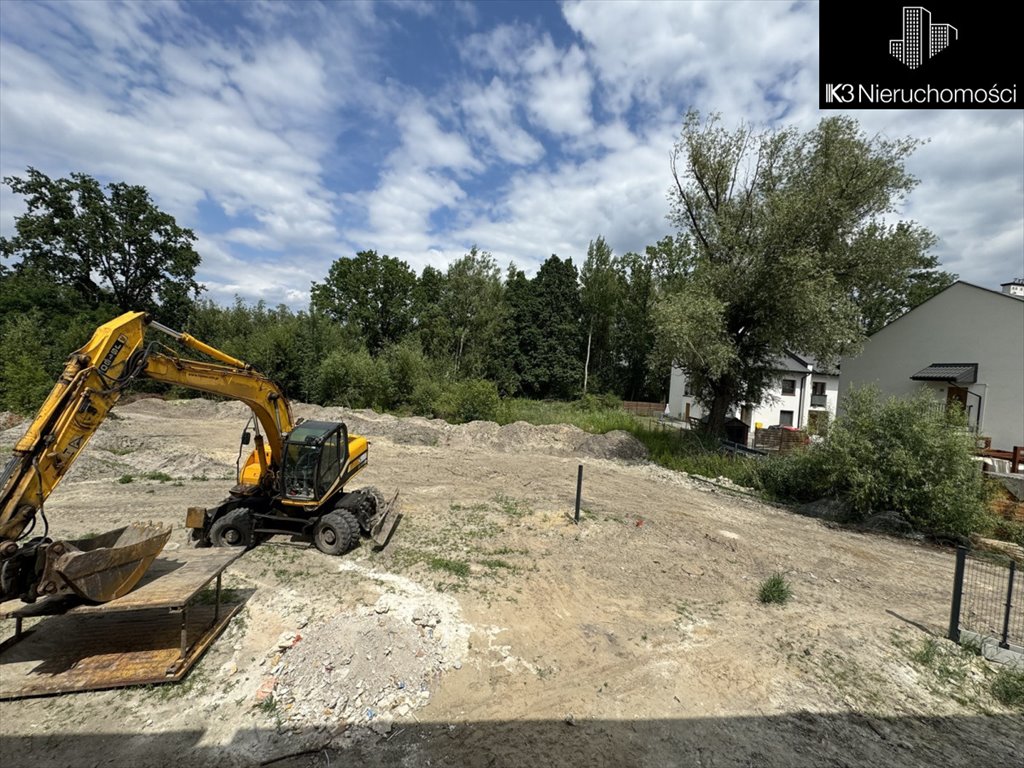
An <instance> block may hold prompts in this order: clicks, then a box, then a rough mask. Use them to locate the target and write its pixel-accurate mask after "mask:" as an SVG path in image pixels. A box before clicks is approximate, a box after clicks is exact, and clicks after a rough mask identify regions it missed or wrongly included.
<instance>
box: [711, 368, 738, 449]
mask: <svg viewBox="0 0 1024 768" xmlns="http://www.w3.org/2000/svg"><path fill="white" fill-rule="evenodd" d="M732 390H733V386H732V381H731V380H729V379H719V381H718V382H717V386H716V387H715V388H714V392H715V394H714V397H712V399H711V408H710V410H709V412H708V424H707V431H708V434H710V435H713V436H714V437H717V438H720V439H722V440H724V439H725V420H726V418H728V416H729V406H731V405H732V404H733V401H734V400H735V393H734V392H733V391H732Z"/></svg>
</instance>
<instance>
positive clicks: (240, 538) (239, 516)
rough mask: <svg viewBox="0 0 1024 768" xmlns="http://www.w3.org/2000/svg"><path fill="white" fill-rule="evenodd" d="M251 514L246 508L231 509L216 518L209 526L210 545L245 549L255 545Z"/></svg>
mask: <svg viewBox="0 0 1024 768" xmlns="http://www.w3.org/2000/svg"><path fill="white" fill-rule="evenodd" d="M255 540H256V538H255V536H254V535H253V530H252V513H251V512H250V511H249V509H248V508H246V507H239V508H238V509H233V510H231V511H230V512H227V513H226V514H224V515H221V516H220V517H219V518H217V519H216V520H215V521H214V523H213V525H211V526H210V543H211V544H213V546H215V547H245V548H246V549H249V548H250V547H252V546H253V544H254V543H255Z"/></svg>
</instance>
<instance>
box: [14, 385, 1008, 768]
mask: <svg viewBox="0 0 1024 768" xmlns="http://www.w3.org/2000/svg"><path fill="white" fill-rule="evenodd" d="M297 412H298V415H300V416H306V417H314V416H316V417H321V418H339V417H344V418H345V420H346V421H348V423H349V425H350V429H351V430H352V431H360V430H361V431H362V432H364V433H365V434H367V435H369V436H370V438H371V440H372V444H371V449H370V465H369V467H368V468H367V469H366V470H365V471H364V472H363V473H362V475H361V476H360V477H359V478H358V482H357V483H356V484H357V485H369V484H373V485H377V486H378V487H379V488H381V490H383V491H384V492H385V493H386V494H388V495H390V494H392V493H394V492H395V491H401V498H402V500H403V509H404V512H405V519H404V521H403V522H402V524H401V526H400V527H399V529H398V531H397V533H396V535H395V538H394V539H393V541H392V543H391V545H390V546H389V547H388V548H387V549H385V550H384V551H381V552H376V551H374V550H373V548H372V547H371V546H370V544H369V543H368V542H364V543H363V545H362V546H361V547H360V548H359V549H358V550H356V551H355V552H352V553H350V554H348V555H346V556H344V557H341V558H332V557H328V556H326V555H323V554H321V553H319V552H317V551H316V550H315V549H312V548H311V547H309V546H308V545H306V544H304V543H301V542H292V541H287V540H283V539H282V538H281V537H276V538H275V539H273V540H271V541H270V542H269V543H267V544H265V545H262V546H260V547H258V548H257V549H255V550H253V551H251V552H249V553H247V554H245V555H244V556H243V557H242V558H241V559H240V560H238V561H237V562H236V563H235V564H234V565H233V566H231V567H230V568H229V570H228V571H227V573H226V574H225V585H226V586H227V587H228V588H231V589H232V590H233V591H234V592H235V594H236V595H237V596H238V597H240V598H242V599H245V601H246V602H245V607H244V609H243V610H242V612H241V613H240V614H239V615H238V616H237V617H236V618H235V620H234V621H233V622H232V624H231V626H229V628H228V629H227V631H226V632H225V634H224V635H222V636H221V638H220V639H219V640H218V641H217V642H216V643H215V644H214V645H213V647H212V648H211V649H210V650H209V651H208V652H207V654H206V655H205V657H204V658H203V659H202V661H201V662H200V663H199V665H198V666H197V667H196V668H195V669H194V670H193V671H192V673H191V674H190V675H189V677H188V678H187V679H186V680H185V681H184V682H182V683H180V684H176V685H161V686H155V687H150V688H136V689H123V690H115V691H104V692H94V693H82V694H74V695H64V696H54V697H49V698H42V699H26V700H20V701H8V702H2V703H0V756H2V764H3V765H5V766H6V765H10V766H29V765H31V766H138V767H139V768H145V767H146V766H154V767H155V766H164V765H173V764H181V765H220V766H233V765H259V764H265V765H275V766H288V767H293V766H327V765H341V764H354V763H360V764H364V765H370V766H378V765H381V766H383V765H402V766H421V765H422V766H428V765H429V766H462V765H467V766H505V765H508V766H514V765H545V766H546V765H565V766H587V765H608V766H627V765H637V766H670V765H679V766H683V765H686V766H690V765H693V766H779V767H780V768H782V767H784V766H785V767H788V766H825V765H842V766H875V765H899V766H929V765H937V764H942V765H950V766H1004V765H1005V766H1011V765H1021V764H1024V717H1022V715H1021V713H1020V712H1013V711H1010V710H1007V709H1005V708H1003V707H1002V706H1001V705H1000V704H999V703H998V702H996V701H995V700H994V699H993V698H992V697H991V695H990V694H989V691H988V683H989V681H990V679H991V676H992V675H993V674H994V671H993V670H994V668H993V667H991V666H990V665H989V664H988V663H987V662H985V661H983V660H982V659H980V658H978V657H976V656H973V655H971V654H969V653H966V652H963V651H961V650H960V649H958V648H956V647H955V646H953V645H952V644H951V643H948V642H947V641H945V640H941V639H938V640H937V641H935V640H933V638H941V636H942V635H943V627H944V624H945V621H946V618H947V616H948V598H949V595H948V592H949V587H950V583H951V581H952V571H953V555H952V553H951V552H950V551H948V550H942V549H938V548H934V547H930V546H926V545H923V544H920V543H915V542H912V541H906V540H899V539H894V538H887V537H883V536H878V535H866V534H861V533H857V532H853V531H849V530H842V529H836V528H833V527H829V526H828V525H827V524H825V523H823V522H821V521H819V520H814V519H811V518H807V517H801V516H798V515H795V514H793V513H792V512H790V511H788V510H785V509H782V508H777V507H773V506H770V505H766V504H763V503H760V502H758V501H755V500H753V499H751V498H749V497H747V496H744V495H742V494H738V493H733V492H729V491H727V490H723V489H722V488H719V487H716V486H715V485H713V484H709V483H706V482H703V481H701V480H699V479H696V478H690V477H686V476H685V475H681V474H679V473H673V472H669V471H666V470H663V469H660V468H658V467H656V466H653V465H651V464H648V463H646V462H645V461H643V460H639V459H638V458H637V457H638V456H640V455H642V451H638V449H637V446H636V445H635V444H633V443H631V441H630V439H629V438H628V436H623V435H618V436H614V435H613V436H612V437H609V438H607V439H596V438H593V437H592V436H588V435H586V434H585V433H580V432H579V431H578V430H575V429H573V428H571V427H530V426H528V425H523V424H519V425H510V426H509V427H504V428H498V427H497V426H496V425H487V424H470V425H465V426H463V427H449V426H447V425H444V424H443V423H441V422H431V421H427V420H425V419H404V420H399V419H394V418H393V417H385V416H378V415H376V414H372V413H370V412H356V413H351V412H342V411H340V410H337V409H319V408H314V407H302V406H300V407H298V408H297ZM115 413H116V414H117V415H118V417H119V418H117V419H110V420H108V421H107V422H106V423H105V424H104V425H103V427H102V429H101V431H100V432H99V433H98V434H97V436H96V437H95V439H94V440H93V442H92V443H91V444H90V446H89V447H88V448H87V449H86V453H85V454H84V455H83V457H82V458H81V460H80V462H79V464H78V465H76V467H75V469H74V470H73V473H72V474H71V476H69V478H68V479H67V480H66V481H65V482H64V483H63V484H62V485H61V486H60V487H59V488H58V489H57V490H56V492H55V493H54V494H53V496H52V497H51V499H50V502H49V503H48V505H47V512H48V516H49V519H50V522H51V527H52V530H53V532H54V533H57V534H58V535H60V536H69V537H70V536H74V535H81V534H86V533H91V532H99V531H103V530H107V529H110V528H114V527H118V526H119V525H123V524H124V523H126V522H128V521H131V520H145V519H152V520H159V521H166V522H169V523H172V524H174V525H175V526H176V527H178V528H181V525H182V523H183V520H184V511H185V508H186V507H188V506H192V505H209V504H213V503H215V502H216V501H218V500H219V499H220V498H222V497H223V496H224V495H225V492H226V490H227V488H228V487H230V485H231V484H232V480H231V479H230V478H231V477H232V473H233V469H234V463H235V458H236V456H237V452H238V437H239V433H240V431H241V429H242V427H243V425H244V423H245V420H246V416H247V414H246V411H245V410H244V408H241V407H239V406H237V405H235V404H230V403H227V404H225V403H221V404H216V403H211V402H207V401H178V402H162V401H157V400H140V401H137V402H135V403H131V404H128V405H124V406H121V407H119V408H118V409H117V410H116V411H115ZM19 436H20V429H18V428H17V427H16V428H14V429H11V430H8V431H7V432H4V433H0V447H2V448H4V450H6V449H7V447H8V446H9V445H10V444H12V443H13V442H14V441H15V440H16V439H17V437H19ZM580 462H582V463H584V464H585V466H586V478H585V484H584V494H583V509H584V513H583V519H582V521H581V523H580V525H579V526H576V525H574V524H573V523H572V522H571V521H570V520H569V518H568V515H569V513H571V510H572V506H573V497H574V493H575V478H576V467H577V464H578V463H580ZM128 476H130V477H131V481H130V482H127V481H125V480H126V479H127V477H128ZM166 476H169V477H170V478H172V479H171V480H166V479H162V480H161V479H160V478H165V477H166ZM185 541H186V537H185V532H184V530H179V531H177V532H176V533H175V534H174V536H173V537H172V544H170V545H169V546H172V547H173V546H179V547H181V546H187V544H186V543H185ZM775 571H780V572H782V573H784V574H785V575H786V577H787V579H788V580H789V582H790V583H791V585H792V588H793V598H792V600H791V602H790V603H789V604H787V605H785V606H763V605H761V604H760V603H759V602H758V601H757V598H756V595H757V590H758V585H759V583H760V581H761V580H762V579H764V578H765V577H767V576H769V575H770V574H772V573H773V572H775ZM11 625H12V622H5V623H4V624H3V626H0V630H3V633H4V636H6V635H8V634H10V633H11V632H12V629H13V628H12V626H11ZM2 674H4V671H3V666H2V665H0V675H2Z"/></svg>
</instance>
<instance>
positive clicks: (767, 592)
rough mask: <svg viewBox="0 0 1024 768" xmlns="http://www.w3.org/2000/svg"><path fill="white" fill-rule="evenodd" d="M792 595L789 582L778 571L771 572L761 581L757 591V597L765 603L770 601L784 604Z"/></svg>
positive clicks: (768, 603)
mask: <svg viewBox="0 0 1024 768" xmlns="http://www.w3.org/2000/svg"><path fill="white" fill-rule="evenodd" d="M792 596H793V590H792V589H791V588H790V586H789V582H788V581H786V577H785V576H783V575H782V574H781V573H778V572H776V573H773V574H772V575H771V576H769V577H768V578H767V579H765V580H764V581H762V582H761V586H760V588H759V589H758V591H757V599H758V600H760V601H761V602H762V603H764V604H765V605H770V604H772V603H774V604H776V605H785V604H786V603H787V602H788V601H789V598H791V597H792Z"/></svg>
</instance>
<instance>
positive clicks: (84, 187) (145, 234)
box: [0, 168, 202, 322]
mask: <svg viewBox="0 0 1024 768" xmlns="http://www.w3.org/2000/svg"><path fill="white" fill-rule="evenodd" d="M4 183H5V184H6V185H7V186H9V187H10V188H11V190H12V191H13V192H14V193H15V194H18V195H22V196H24V198H25V203H26V205H27V207H28V211H27V212H26V213H25V214H23V215H22V216H19V217H17V218H16V219H15V235H14V236H13V237H11V238H0V255H2V256H3V258H5V259H11V260H13V261H14V265H13V269H12V273H13V274H12V275H11V276H9V277H8V278H5V280H6V279H10V278H13V279H14V281H15V282H16V283H17V284H18V285H19V286H20V288H19V292H20V291H21V290H26V291H28V292H29V293H32V292H36V293H38V292H40V291H39V290H38V289H39V286H40V284H43V285H46V286H47V289H52V288H53V287H54V286H56V287H58V289H60V290H67V289H70V290H71V291H73V292H74V295H75V296H76V297H77V299H78V300H79V301H81V302H83V303H84V305H85V306H87V307H93V308H94V307H97V306H99V305H100V304H103V303H113V304H114V305H116V307H117V308H118V309H120V310H121V311H132V310H158V311H159V314H160V316H161V318H164V319H165V321H167V322H180V321H181V320H182V319H183V318H184V317H185V316H186V314H187V312H188V309H189V307H190V305H191V302H192V301H193V299H194V298H195V297H196V296H198V295H199V293H200V291H201V290H202V286H200V285H199V283H197V282H196V280H195V272H196V267H198V266H199V259H200V257H199V254H198V253H197V252H196V251H195V250H194V249H193V247H192V244H193V243H194V242H195V240H196V236H195V234H194V233H193V232H192V230H190V229H185V228H183V227H179V226H178V225H177V223H176V222H175V220H174V217H173V216H171V215H170V214H167V213H164V212H163V211H161V210H159V209H158V208H157V207H156V206H155V205H154V204H153V201H152V200H151V199H150V197H149V193H148V192H147V191H146V189H145V187H141V186H135V185H131V184H125V183H122V182H117V183H112V184H107V185H106V188H105V191H104V188H103V187H101V186H100V183H99V182H98V181H96V179H94V178H92V177H91V176H88V175H86V174H84V173H73V174H71V176H70V178H62V179H51V178H49V177H48V176H47V175H46V174H44V173H42V172H41V171H38V170H36V169H35V168H29V169H28V171H27V173H26V176H25V177H18V176H8V177H5V178H4ZM33 286H34V287H33Z"/></svg>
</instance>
